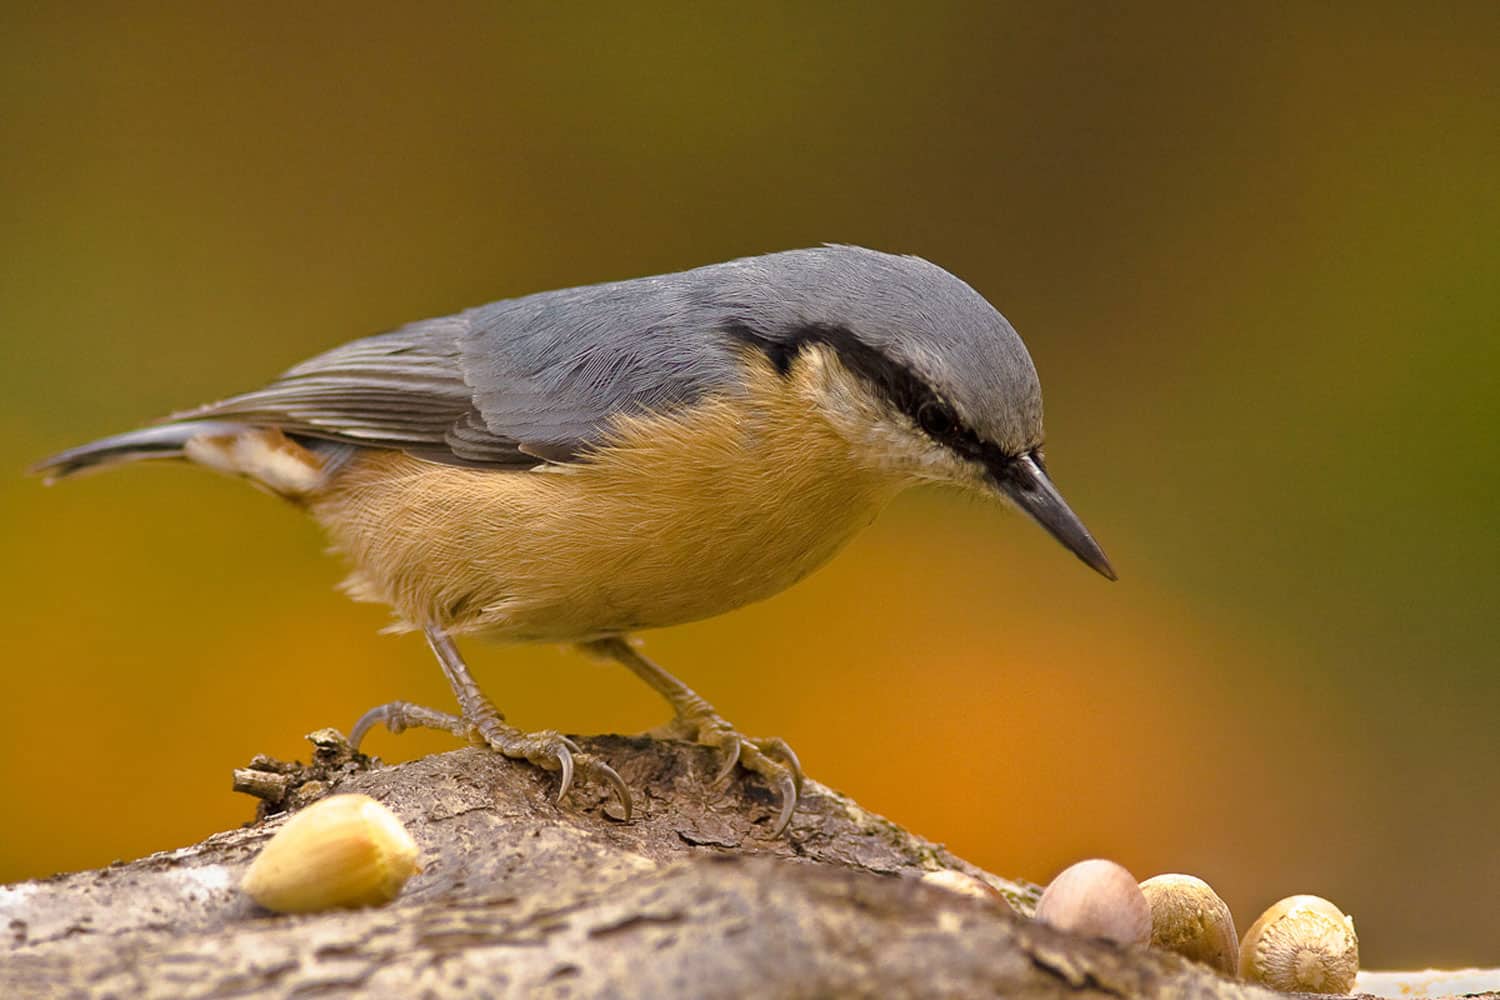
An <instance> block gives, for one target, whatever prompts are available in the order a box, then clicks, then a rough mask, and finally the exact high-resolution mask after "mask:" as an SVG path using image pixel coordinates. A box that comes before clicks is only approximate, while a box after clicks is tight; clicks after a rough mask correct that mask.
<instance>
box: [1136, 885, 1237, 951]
mask: <svg viewBox="0 0 1500 1000" xmlns="http://www.w3.org/2000/svg"><path fill="white" fill-rule="evenodd" d="M1141 892H1142V893H1144V894H1145V896H1146V903H1147V904H1148V905H1149V906H1150V907H1151V946H1152V947H1154V948H1163V949H1165V950H1167V951H1171V952H1176V953H1177V954H1179V955H1181V956H1182V957H1183V958H1186V959H1190V960H1192V961H1194V962H1202V963H1203V964H1204V965H1207V966H1209V967H1211V968H1213V969H1216V970H1218V971H1219V972H1222V973H1224V974H1225V975H1226V976H1233V975H1234V974H1235V967H1236V965H1237V964H1238V962H1239V957H1240V945H1239V935H1238V934H1236V933H1235V930H1234V916H1233V914H1231V913H1230V912H1229V905H1228V904H1227V903H1225V902H1224V900H1222V899H1220V898H1219V895H1218V893H1216V892H1214V890H1213V888H1212V887H1211V886H1210V885H1209V884H1208V883H1207V882H1205V881H1203V880H1202V879H1201V878H1196V877H1194V876H1192V875H1179V874H1171V875H1156V876H1153V877H1152V878H1148V879H1147V880H1146V881H1144V882H1142V883H1141Z"/></svg>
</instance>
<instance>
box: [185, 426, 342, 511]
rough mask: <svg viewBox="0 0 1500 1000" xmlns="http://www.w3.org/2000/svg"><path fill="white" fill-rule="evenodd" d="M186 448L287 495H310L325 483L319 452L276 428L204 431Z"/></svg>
mask: <svg viewBox="0 0 1500 1000" xmlns="http://www.w3.org/2000/svg"><path fill="white" fill-rule="evenodd" d="M182 450H183V454H185V455H186V456H187V457H188V458H189V459H191V460H192V461H194V462H197V463H198V464H199V465H203V466H207V467H208V468H210V469H214V470H216V471H218V472H223V473H227V474H228V475H231V476H244V477H245V478H247V479H250V480H251V481H253V482H255V483H258V484H259V485H261V486H264V487H265V488H266V489H268V490H270V491H271V492H272V493H276V494H278V495H280V496H284V497H289V498H297V497H303V496H306V495H307V494H309V493H312V492H313V491H315V490H317V489H320V488H321V487H322V486H323V483H324V475H323V464H322V462H320V461H319V460H318V458H317V456H315V455H313V454H312V453H311V452H309V451H308V450H307V449H306V448H303V447H301V446H300V445H298V444H297V443H296V442H294V441H292V440H291V439H289V438H288V437H287V436H286V435H285V434H283V433H281V431H279V430H276V429H274V428H263V427H256V428H247V429H245V430H243V431H240V432H239V433H237V434H215V435H208V434H203V435H199V436H198V437H195V438H190V439H188V442H187V444H185V445H184V446H183V449H182Z"/></svg>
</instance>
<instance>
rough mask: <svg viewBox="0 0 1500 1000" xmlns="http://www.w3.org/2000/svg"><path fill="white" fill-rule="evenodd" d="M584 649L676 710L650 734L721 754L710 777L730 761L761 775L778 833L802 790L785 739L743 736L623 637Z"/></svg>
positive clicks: (721, 776)
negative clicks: (776, 807)
mask: <svg viewBox="0 0 1500 1000" xmlns="http://www.w3.org/2000/svg"><path fill="white" fill-rule="evenodd" d="M580 646H581V647H582V648H583V650H584V651H585V652H588V653H593V654H595V655H598V656H605V657H608V658H609V659H611V660H615V661H616V662H618V663H621V664H624V665H625V666H626V667H628V668H629V669H630V671H631V672H632V673H633V674H635V675H636V676H637V677H639V678H640V679H641V680H643V681H645V682H646V683H647V684H649V685H651V689H652V690H653V691H655V692H656V693H657V694H659V695H661V696H662V697H663V698H665V699H667V701H668V703H670V704H671V706H672V708H673V710H674V711H675V712H676V716H675V717H674V718H673V719H672V721H671V722H669V723H667V724H666V725H665V726H663V727H661V728H660V729H657V730H654V731H653V732H652V734H651V735H653V736H659V737H662V738H665V739H679V740H691V741H693V742H695V743H701V744H703V745H705V746H710V747H714V748H715V749H717V750H719V751H720V752H721V753H722V755H723V765H722V766H721V768H720V770H719V774H718V776H717V778H716V779H715V780H716V781H721V780H723V779H724V778H726V777H728V776H729V773H730V772H731V771H733V770H734V766H735V764H739V765H741V766H743V767H744V768H745V769H746V770H749V771H754V772H755V773H756V774H759V775H761V776H762V777H764V778H765V779H766V780H767V781H769V782H770V783H771V784H772V786H774V787H775V788H777V789H778V790H779V791H780V792H781V814H780V815H779V816H778V817H777V819H776V828H775V831H774V832H773V834H772V836H780V835H781V833H782V832H783V831H784V830H785V829H786V827H787V824H788V823H790V822H791V819H792V811H793V810H794V809H796V808H797V796H798V795H799V793H800V792H801V790H802V765H801V764H800V763H799V762H798V760H797V755H796V754H795V753H793V752H792V748H791V747H789V746H787V744H786V741H785V740H783V739H781V738H780V737H771V738H762V739H753V738H751V737H749V736H743V735H741V734H740V733H739V732H737V731H736V730H735V728H734V727H733V726H731V725H730V724H729V723H728V722H726V721H724V719H723V718H721V717H720V716H719V713H717V712H715V711H714V708H713V706H712V705H710V704H709V703H708V702H706V701H704V700H703V698H702V697H700V696H699V695H698V693H697V692H695V691H694V690H693V689H692V688H690V687H688V686H687V685H686V684H684V683H682V681H680V680H678V679H677V678H675V677H673V676H672V675H671V674H669V673H667V672H666V671H665V670H663V669H662V668H661V667H659V666H657V665H656V664H655V663H652V662H651V661H650V660H648V659H646V658H645V657H644V656H642V655H641V654H640V653H639V652H637V651H636V649H635V647H634V646H632V645H631V644H630V642H629V641H628V640H626V639H623V638H620V637H618V636H612V637H610V638H607V639H594V640H592V641H590V642H585V643H580Z"/></svg>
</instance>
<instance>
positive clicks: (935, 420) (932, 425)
mask: <svg viewBox="0 0 1500 1000" xmlns="http://www.w3.org/2000/svg"><path fill="white" fill-rule="evenodd" d="M917 425H918V426H919V427H921V428H922V430H924V431H926V432H927V433H928V434H930V435H931V436H933V437H934V438H938V439H939V440H941V439H944V438H951V437H952V436H953V435H954V434H955V433H957V431H958V414H956V413H954V412H953V410H952V409H951V408H950V407H949V406H948V405H947V404H945V403H939V402H936V401H934V400H928V401H927V402H925V403H923V404H922V405H921V406H920V407H919V408H918V409H917Z"/></svg>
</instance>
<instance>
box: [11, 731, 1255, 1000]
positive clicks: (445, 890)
mask: <svg viewBox="0 0 1500 1000" xmlns="http://www.w3.org/2000/svg"><path fill="white" fill-rule="evenodd" d="M335 737H336V734H331V733H330V731H323V732H322V733H320V734H314V743H315V746H316V748H317V749H316V752H315V754H314V757H313V761H312V762H311V764H310V765H307V766H301V765H295V766H294V765H283V764H278V763H277V762H274V761H269V760H265V759H258V760H257V761H255V762H254V763H253V764H252V767H251V768H249V769H247V772H241V773H239V774H238V775H237V784H238V785H240V786H242V787H245V788H249V789H253V790H254V791H255V793H257V794H259V795H262V796H269V798H270V800H271V801H270V802H269V804H267V805H263V807H262V810H261V811H262V813H263V814H266V813H270V814H271V815H270V816H268V817H264V818H262V819H261V820H260V821H258V822H256V823H254V824H251V825H248V826H246V827H245V828H243V829H239V830H231V831H228V832H225V833H220V834H216V835H214V836H212V837H210V838H208V839H207V840H205V841H203V842H202V843H200V844H196V845H194V846H192V847H186V848H183V849H181V850H177V851H171V852H167V853H163V854H155V855H152V856H150V857H147V858H142V859H141V860H139V861H134V862H131V863H129V864H118V865H113V866H111V867H109V868H104V869H100V870H97V871H88V872H79V873H77V874H72V875H62V876H57V877H55V878H52V879H47V880H43V881H38V882H27V883H21V884H18V885H15V886H11V887H7V888H3V889H0V921H3V922H4V924H5V925H6V926H7V928H8V930H9V932H10V934H9V940H8V942H7V945H6V950H5V951H4V952H3V953H0V955H3V958H0V996H6V997H30V996H48V997H50V996H62V997H74V996H77V997H171V998H189V997H220V996H311V995H368V996H399V997H419V996H432V997H445V996H466V997H469V996H558V997H563V996H572V997H582V996H652V997H728V996H744V995H756V996H785V997H824V996H840V997H844V996H850V997H857V996H872V997H873V996H879V997H899V996H915V995H921V996H973V995H1005V996H1017V997H1063V996H1067V997H1082V996H1102V995H1110V996H1116V997H1120V996H1144V997H1216V998H1229V997H1251V996H1259V997H1270V996H1272V995H1273V994H1269V993H1265V992H1263V991H1257V990H1252V989H1250V988H1248V987H1246V986H1244V985H1242V984H1237V983H1232V982H1228V981H1225V980H1223V979H1220V978H1217V977H1216V976H1214V975H1213V974H1212V973H1211V972H1209V971H1208V970H1206V969H1204V968H1202V967H1199V966H1194V965H1192V964H1190V963H1188V962H1185V961H1182V960H1180V959H1178V958H1176V957H1175V956H1171V955H1165V954H1160V953H1157V952H1153V951H1148V950H1145V949H1132V950H1122V949H1119V948H1116V947H1113V946H1111V945H1109V944H1107V943H1104V942H1099V941H1088V940H1082V939H1077V938H1073V937H1070V936H1067V935H1064V934H1061V933H1058V932H1055V931H1052V930H1051V929H1049V928H1047V927H1044V926H1041V925H1037V924H1034V923H1031V922H1030V921H1027V920H1025V919H1024V918H1023V917H1021V916H1018V915H1017V914H1016V913H1014V912H1013V911H1012V909H1011V907H1010V906H1007V905H1006V904H1005V903H1004V902H1002V901H1000V900H999V899H998V898H996V899H989V900H986V899H983V898H971V897H968V896H964V895H960V894H957V893H955V892H951V891H949V890H947V889H943V888H939V887H936V886H934V885H932V884H929V883H924V882H922V881H921V880H920V878H919V876H921V875H923V874H924V873H927V872H933V871H938V870H941V869H949V870H953V871H958V872H963V873H965V874H967V875H969V876H972V877H974V878H978V879H981V880H982V881H983V882H985V883H986V884H988V885H990V886H992V887H994V888H995V889H998V890H999V891H1000V892H1002V893H1003V894H1004V895H1005V896H1006V897H1007V898H1009V899H1010V900H1011V902H1012V904H1014V906H1015V907H1016V908H1017V909H1019V910H1021V911H1022V912H1026V911H1028V910H1029V909H1030V906H1031V904H1032V902H1033V901H1034V899H1035V888H1034V887H1032V886H1027V885H1022V884H1017V883H1011V882H1007V881H1004V880H1002V879H998V878H996V877H994V876H992V875H989V874H988V873H985V872H982V871H980V870H979V869H977V868H975V867H974V866H972V865H969V864H967V863H966V862H964V861H962V860H960V859H958V858H956V857H954V856H952V855H951V854H949V853H948V852H947V851H946V850H944V849H943V848H942V847H940V846H937V845H934V844H930V843H928V842H926V841H923V840H921V839H920V838H917V837H914V836H912V835H911V834H909V833H907V832H906V831H904V830H902V829H901V828H899V827H897V826H896V825H894V824H892V823H890V822H888V821H887V820H884V819H882V818H880V817H878V816H874V815H872V814H870V813H868V812H866V811H864V810H863V809H861V808H859V806H857V805H856V804H855V803H853V802H851V801H850V800H849V799H847V798H845V797H843V796H841V795H838V794H837V793H835V792H832V791H830V790H829V789H827V788H824V787H822V786H821V785H818V784H816V783H813V782H809V783H808V787H807V789H806V792H805V798H804V801H803V803H802V805H801V807H800V808H799V809H798V811H797V815H796V817H795V819H794V820H793V824H792V828H791V830H790V833H789V835H788V836H786V837H785V838H782V839H770V838H768V837H767V836H766V834H765V830H766V828H767V826H768V824H769V823H770V822H771V821H772V819H773V817H774V813H775V804H776V803H775V801H774V797H773V796H772V794H771V793H770V792H769V790H768V789H767V788H766V787H765V786H764V785H763V784H762V783H760V782H759V781H758V780H755V779H750V778H745V777H743V776H740V777H737V778H736V780H734V781H733V782H731V783H730V784H729V785H728V786H727V787H724V788H719V787H712V786H711V785H710V784H709V783H708V782H709V778H710V776H711V775H712V774H713V771H714V767H715V760H714V758H713V757H712V755H711V754H710V753H708V752H707V751H704V750H702V749H701V748H697V747H692V746H687V745H683V744H678V743H667V742H661V741H653V740H649V739H644V738H639V739H626V738H621V737H601V738H597V739H586V740H581V741H580V742H581V743H582V744H583V745H584V748H585V749H587V750H591V751H594V752H596V753H599V754H601V755H603V756H604V757H605V758H606V759H608V760H609V761H611V762H612V763H613V764H614V765H615V767H616V768H617V769H618V770H619V771H620V773H621V774H622V775H623V776H624V778H625V780H626V782H627V783H628V784H629V785H630V787H631V788H632V789H633V790H634V791H635V793H636V799H637V815H636V817H635V819H633V820H632V821H631V822H629V823H621V822H618V821H617V820H615V819H612V818H610V816H609V815H608V814H609V813H610V812H612V811H613V807H612V806H611V805H608V803H609V798H608V794H607V792H606V791H605V790H603V789H597V788H592V787H587V788H583V789H579V790H578V791H576V792H574V793H573V794H571V795H570V796H569V798H568V800H567V801H566V802H565V803H564V804H563V805H561V806H559V805H556V804H554V803H553V802H552V793H553V791H554V790H555V788H556V780H557V779H556V777H555V776H554V775H550V774H546V773H543V772H541V771H538V770H536V769H534V768H531V767H528V766H525V765H521V764H516V763H513V762H511V761H507V760H504V759H503V758H500V757H498V756H496V755H494V754H492V753H489V752H486V751H483V750H479V749H473V748H469V749H462V750H456V751H454V752H452V753H446V754H441V755H438V756H433V757H428V758H424V759H422V760H417V761H413V762H411V763H408V764H401V765H397V766H394V767H370V766H369V762H368V761H367V760H365V759H364V758H358V757H352V756H351V755H350V754H349V752H348V749H347V746H345V745H343V744H342V743H341V742H340V741H339V740H338V739H336V738H335ZM266 775H274V776H277V777H275V778H270V779H268V778H265V777H264V776H266ZM280 778H285V780H284V781H283V780H279V779H280ZM329 791H360V792H365V793H367V794H369V795H372V796H374V797H375V798H377V799H379V800H380V801H382V802H384V803H385V804H386V805H388V806H390V807H391V808H392V809H393V810H394V811H395V812H396V813H397V814H398V815H399V816H400V817H401V818H402V819H403V821H404V822H405V823H406V824H407V826H408V828H409V829H410V830H411V831H412V833H413V835H414V836H415V837H416V839H417V841H418V843H419V844H420V845H421V847H422V850H423V864H424V868H425V870H424V871H423V873H422V874H420V875H418V876H417V877H416V878H414V879H413V880H412V881H411V882H410V883H409V884H408V885H407V887H406V889H405V891H404V892H403V893H402V895H401V896H400V898H398V899H397V900H396V901H395V902H394V903H392V904H390V905H388V906H385V907H381V908H377V909H367V910H356V911H337V912H329V913H321V914H315V915H308V916H278V915H273V914H269V913H267V912H265V911H263V910H259V909H258V908H257V907H256V906H255V905H254V904H253V903H251V902H250V901H249V900H248V899H247V898H245V897H244V896H243V895H242V894H241V893H240V892H239V890H238V888H237V884H238V881H239V877H240V875H241V874H242V872H243V870H244V868H245V866H246V865H247V864H248V863H249V861H250V859H251V858H252V857H253V856H254V855H255V853H256V851H257V850H258V848H259V847H260V845H262V844H263V843H264V842H265V841H266V840H267V839H268V838H269V837H270V836H271V834H272V833H274V832H275V830H276V829H277V827H278V826H279V825H280V819H279V818H278V816H277V815H276V811H277V810H278V809H281V808H283V807H288V806H290V807H295V806H297V805H300V804H305V803H306V802H308V801H312V800H313V799H315V798H317V797H318V796H320V795H322V794H326V793H327V792H329Z"/></svg>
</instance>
